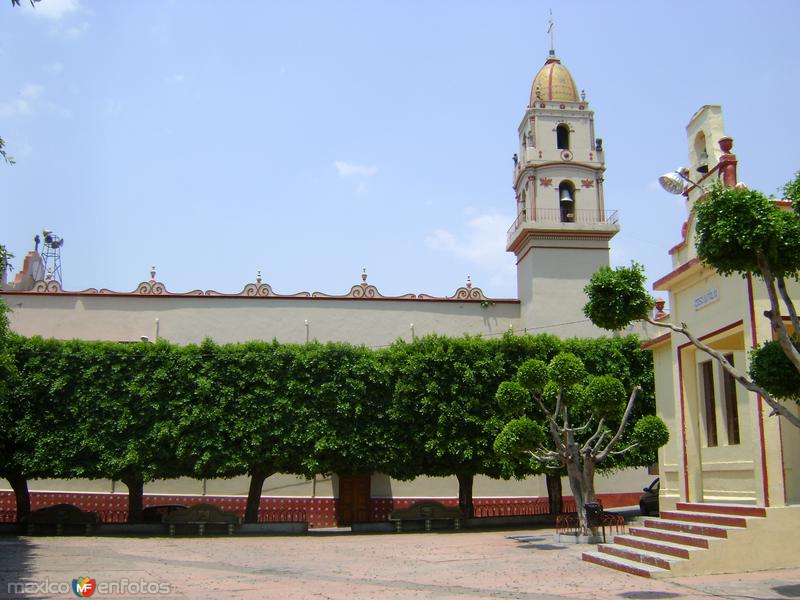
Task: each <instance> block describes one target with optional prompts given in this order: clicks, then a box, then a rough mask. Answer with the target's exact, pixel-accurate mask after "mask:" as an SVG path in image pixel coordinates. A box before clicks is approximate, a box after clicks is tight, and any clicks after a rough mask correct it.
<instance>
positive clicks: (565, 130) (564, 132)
mask: <svg viewBox="0 0 800 600" xmlns="http://www.w3.org/2000/svg"><path fill="white" fill-rule="evenodd" d="M556 146H557V147H558V149H559V150H569V125H567V124H566V123H561V124H560V125H559V126H558V127H556Z"/></svg>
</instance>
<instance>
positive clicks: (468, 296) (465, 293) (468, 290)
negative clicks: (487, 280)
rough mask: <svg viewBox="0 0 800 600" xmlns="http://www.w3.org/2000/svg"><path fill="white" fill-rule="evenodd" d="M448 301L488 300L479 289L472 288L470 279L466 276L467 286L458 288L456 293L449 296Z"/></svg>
mask: <svg viewBox="0 0 800 600" xmlns="http://www.w3.org/2000/svg"><path fill="white" fill-rule="evenodd" d="M450 300H481V301H486V300H489V298H487V297H486V296H485V295H484V293H483V290H482V289H481V288H473V287H472V278H471V277H470V276H469V275H467V285H466V286H464V287H460V288H458V289H457V290H456V293H455V294H453V295H452V296H450Z"/></svg>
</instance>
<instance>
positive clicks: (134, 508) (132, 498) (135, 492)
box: [122, 475, 144, 523]
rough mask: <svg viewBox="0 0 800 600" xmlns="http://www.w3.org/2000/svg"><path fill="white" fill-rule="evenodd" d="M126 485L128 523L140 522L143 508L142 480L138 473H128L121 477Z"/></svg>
mask: <svg viewBox="0 0 800 600" xmlns="http://www.w3.org/2000/svg"><path fill="white" fill-rule="evenodd" d="M122 483H124V484H125V485H126V486H127V487H128V523H141V522H142V509H143V508H144V480H143V479H142V477H141V476H139V475H128V476H126V477H123V478H122Z"/></svg>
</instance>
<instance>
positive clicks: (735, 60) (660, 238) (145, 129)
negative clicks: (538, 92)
mask: <svg viewBox="0 0 800 600" xmlns="http://www.w3.org/2000/svg"><path fill="white" fill-rule="evenodd" d="M23 4H24V3H23ZM551 5H552V8H553V12H554V17H555V21H556V49H557V53H558V55H559V57H560V58H561V59H562V61H563V62H564V64H565V65H566V66H567V67H568V68H569V69H570V71H571V72H572V75H573V77H574V79H575V81H576V83H577V85H578V88H579V89H581V88H583V89H585V90H586V94H587V99H588V100H589V102H590V105H591V107H592V108H593V109H594V110H595V116H596V133H597V135H598V136H599V137H602V138H603V139H604V142H605V144H604V145H605V149H606V160H607V163H606V166H607V169H608V170H607V172H606V207H607V208H609V209H617V210H619V211H620V217H621V224H622V232H621V233H620V234H619V235H618V236H617V237H616V238H615V239H614V240H613V242H612V261H613V262H614V263H615V264H623V263H627V262H629V261H630V260H631V259H636V260H638V261H640V262H642V263H644V264H645V265H646V266H647V270H648V275H649V277H650V279H651V280H653V279H656V278H658V277H660V276H661V275H663V274H665V273H666V272H668V271H669V270H670V261H669V257H668V255H667V249H668V248H669V247H670V246H672V245H673V244H674V243H675V242H677V241H678V240H679V237H680V225H681V223H682V221H683V219H684V218H685V214H684V207H683V204H682V201H681V199H680V198H677V197H674V196H669V195H667V194H666V193H664V192H662V191H661V190H660V189H659V188H658V187H657V184H656V183H655V181H656V179H657V177H658V175H660V174H661V173H662V172H664V171H667V170H669V169H672V168H674V167H678V166H681V165H683V164H684V163H686V162H687V149H686V142H685V130H684V128H685V125H686V123H687V122H688V120H689V118H690V117H691V115H692V114H693V113H694V111H695V110H696V109H697V108H699V107H700V106H701V105H703V104H712V103H719V104H722V106H723V110H724V115H725V124H726V130H727V133H728V135H730V136H732V137H733V138H734V140H735V147H734V151H735V153H736V154H737V155H738V157H739V160H740V169H739V173H740V179H741V180H743V181H745V182H746V183H747V184H748V185H750V186H751V187H756V188H759V189H761V190H763V191H766V192H769V193H773V192H775V191H776V189H777V188H778V187H779V186H780V185H782V184H783V183H785V182H786V181H787V180H788V179H789V178H790V177H791V176H792V175H793V173H794V172H795V171H796V170H798V169H800V151H799V150H798V145H799V144H800V119H798V117H797V115H796V111H797V108H796V104H797V102H798V97H800V89H799V88H800V83H798V82H800V42H798V36H797V24H798V23H800V2H796V1H785V2H752V1H750V0H748V1H738V2H737V1H728V2H705V3H698V2H695V1H687V2H663V3H651V2H641V1H636V2H622V1H619V2H618V1H615V2H611V1H607V2H599V1H592V2H569V3H566V2H551V3H550V4H547V3H542V2H530V1H527V2H523V1H501V2H474V1H463V0H460V1H455V0H453V1H441V2H423V1H404V2H388V1H387V2H375V1H367V0H363V1H360V2H350V1H339V0H337V1H336V2H322V1H315V0H308V1H306V2H266V1H264V2H262V1H256V0H250V1H245V0H241V1H239V0H213V1H212V0H191V1H190V0H173V1H166V0H164V1H155V0H148V1H134V0H129V1H126V2H123V1H116V2H110V1H107V0H102V1H101V0H43V1H42V2H41V3H40V4H39V5H38V7H37V8H36V9H31V8H30V6H22V7H20V8H12V7H11V3H10V2H9V1H8V0H2V3H0V64H2V68H0V136H2V137H3V138H4V139H5V140H6V143H7V145H8V149H9V151H10V153H11V154H13V155H14V156H15V157H16V159H17V165H16V166H13V167H10V166H5V165H0V206H1V207H2V208H1V210H0V242H1V243H5V244H6V246H7V247H8V248H9V249H10V250H11V251H12V252H14V253H15V254H16V255H17V257H18V258H17V260H16V261H15V266H17V267H18V266H19V265H20V258H19V257H21V256H22V255H24V253H25V252H26V251H28V250H30V249H31V248H32V237H33V235H34V234H35V233H37V232H40V231H41V230H42V228H43V227H49V228H52V229H53V230H54V231H56V232H57V233H59V234H61V235H62V236H63V237H64V238H65V240H66V243H65V245H64V248H63V254H62V260H63V274H64V286H65V288H67V289H71V290H80V289H84V288H87V287H98V288H99V287H106V288H110V289H114V290H118V291H130V290H133V289H134V288H135V286H136V285H137V284H138V283H139V282H140V281H142V280H145V279H148V278H149V273H148V272H149V269H150V266H151V265H156V267H157V270H158V279H159V280H161V281H163V282H165V283H166V284H167V287H168V288H169V289H170V290H171V291H189V290H193V289H198V288H199V289H216V290H218V291H222V292H238V291H239V290H241V289H242V287H243V286H244V285H245V284H246V283H248V282H251V281H253V279H254V277H255V273H256V270H257V269H261V270H262V272H263V278H264V280H265V281H266V282H268V283H270V284H271V285H272V286H273V288H274V289H275V291H277V292H279V293H292V292H297V291H301V290H307V291H315V290H319V291H324V292H327V293H344V292H346V291H347V290H349V288H350V286H351V285H352V284H354V283H357V282H358V281H360V279H359V274H360V272H361V268H362V267H366V268H367V270H368V273H369V280H370V282H371V283H374V284H375V285H377V286H378V288H379V289H380V290H381V291H382V292H383V293H384V294H401V293H406V292H415V293H423V292H424V293H429V294H436V295H447V294H451V293H452V292H453V291H454V290H455V289H456V288H457V287H458V286H460V285H463V283H464V280H465V278H466V276H467V275H471V276H472V279H473V281H474V283H475V285H478V286H481V287H482V288H483V289H484V290H485V292H486V293H487V294H488V295H490V296H495V297H513V296H515V295H516V276H515V271H514V260H513V256H511V255H509V254H507V253H506V252H505V251H504V250H505V247H504V244H505V232H506V229H507V228H508V226H509V225H510V224H511V222H512V220H513V218H514V216H515V215H514V193H513V190H512V189H511V168H512V160H511V156H512V155H513V154H514V153H515V152H516V151H517V144H518V140H517V134H516V128H517V125H518V124H519V122H520V120H521V118H522V116H523V114H524V111H525V107H526V104H527V101H528V98H529V93H530V85H531V81H532V79H533V77H534V75H535V74H536V72H537V71H538V69H539V68H540V66H541V65H542V63H543V62H544V59H545V57H546V55H547V50H548V48H549V39H548V36H547V35H546V34H545V29H546V22H547V15H548V8H549V7H550V6H551Z"/></svg>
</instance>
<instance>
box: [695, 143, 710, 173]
mask: <svg viewBox="0 0 800 600" xmlns="http://www.w3.org/2000/svg"><path fill="white" fill-rule="evenodd" d="M697 163H698V164H697V172H698V173H708V152H706V151H705V149H703V150H702V151H701V152H700V156H698V158H697Z"/></svg>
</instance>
